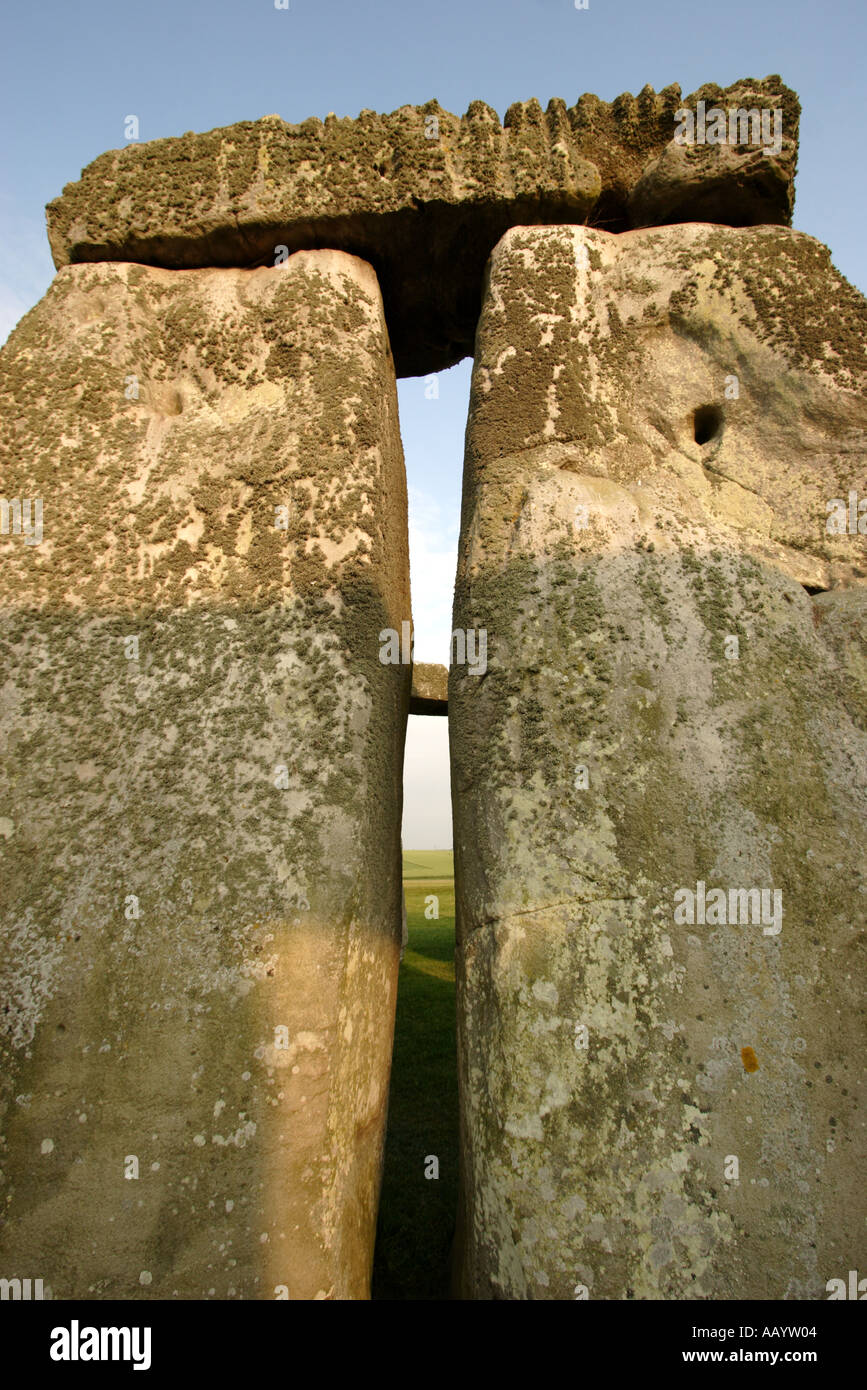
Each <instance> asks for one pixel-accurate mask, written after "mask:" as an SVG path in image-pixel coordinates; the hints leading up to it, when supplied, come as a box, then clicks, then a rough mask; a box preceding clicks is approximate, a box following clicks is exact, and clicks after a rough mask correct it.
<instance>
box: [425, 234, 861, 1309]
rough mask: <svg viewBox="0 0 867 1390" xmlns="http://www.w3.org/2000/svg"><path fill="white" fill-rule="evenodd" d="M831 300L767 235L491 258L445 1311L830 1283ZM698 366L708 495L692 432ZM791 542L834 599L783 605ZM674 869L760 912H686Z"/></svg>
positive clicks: (851, 689) (846, 622)
mask: <svg viewBox="0 0 867 1390" xmlns="http://www.w3.org/2000/svg"><path fill="white" fill-rule="evenodd" d="M582 248H586V251H587V256H586V257H585V256H584V255H583V254H582ZM823 298H825V299H827V300H828V308H827V310H826V311H825V312H824V313H823V312H822V307H821V305H822V300H823ZM808 301H809V302H810V303H811V304H812V305H813V306H814V309H813V311H812V312H811V313H810V315H809V316H807V317H806V318H805V317H804V309H805V306H806V304H807V302H808ZM863 313H864V305H863V301H861V300H860V297H858V296H856V295H855V293H854V291H852V290H851V289H850V288H849V287H847V286H846V285H845V282H842V281H840V279H839V277H837V276H836V275H835V274H834V272H833V271H832V270H831V269H830V267H829V266H828V263H827V257H826V255H825V253H824V251H823V249H822V248H819V247H817V246H816V244H815V243H813V242H811V241H810V240H809V239H808V238H804V237H799V236H798V235H797V234H795V233H792V232H788V231H777V230H772V229H765V228H762V229H758V228H757V229H753V230H750V231H732V230H725V229H720V228H710V227H694V226H686V227H679V228H670V229H664V230H661V231H654V232H647V231H643V232H634V233H630V234H626V235H623V236H621V237H619V238H613V237H611V238H609V237H606V236H605V235H604V234H602V233H600V232H596V231H592V230H589V229H587V230H585V229H577V228H549V229H539V228H535V229H531V228H523V229H517V228H516V229H514V230H513V231H511V232H510V233H509V234H508V235H507V236H506V238H504V240H503V242H502V243H501V244H500V245H499V246H498V248H497V250H496V252H495V254H494V256H493V258H492V263H491V267H490V277H489V283H488V287H487V293H486V298H485V302H484V308H483V313H482V318H481V321H480V325H479V333H478V339H477V357H476V363H475V370H474V376H473V387H472V394H471V407H470V421H469V426H468V432H467V451H466V462H465V481H464V502H463V516H462V533H461V543H460V550H459V563H458V582H457V590H456V598H455V611H454V627H455V628H460V629H465V630H472V629H475V630H477V631H478V630H480V629H482V628H484V629H485V630H486V633H487V669H486V671H485V673H484V675H483V676H473V675H472V674H470V672H469V670H468V668H466V667H460V666H453V668H452V671H451V673H450V680H449V709H450V719H451V740H452V769H451V774H452V797H453V806H454V811H455V861H456V893H457V924H458V941H459V944H458V951H457V957H456V977H457V987H458V1028H459V1066H460V1087H461V1129H462V1135H461V1142H462V1153H463V1165H464V1167H463V1171H464V1185H463V1193H462V1204H461V1216H460V1227H459V1237H460V1238H459V1252H460V1266H461V1286H460V1288H461V1293H462V1294H463V1296H464V1297H470V1298H482V1299H486V1298H505V1299H516V1298H517V1299H523V1298H532V1299H539V1298H542V1299H548V1298H555V1299H571V1298H574V1297H576V1296H578V1297H581V1296H584V1295H585V1294H586V1295H588V1296H589V1297H590V1298H591V1299H594V1298H612V1299H626V1298H666V1299H684V1298H686V1299H690V1298H746V1299H782V1298H822V1297H825V1296H826V1294H825V1285H826V1283H827V1281H828V1280H829V1279H830V1278H833V1277H837V1276H842V1277H844V1278H845V1272H846V1271H847V1270H848V1269H850V1268H857V1267H859V1266H858V1262H859V1259H860V1256H861V1252H862V1250H863V1245H862V1242H861V1234H860V1233H861V1230H862V1228H863V1215H864V1212H863V1196H862V1195H861V1194H859V1190H858V1178H857V1176H856V1175H857V1174H858V1172H859V1170H860V1168H861V1167H862V1166H863V1163H864V1160H865V1156H867V1155H865V1143H864V1128H863V1123H862V1118H861V1117H862V1116H863V1106H864V1099H865V1097H864V1066H863V1060H862V1056H861V1052H862V1045H861V1040H860V1039H861V1036H862V1033H863V1016H864V1013H863V1011H864V1003H863V986H862V983H861V982H862V981H863V978H864V964H865V963H864V949H863V948H864V933H863V927H864V922H865V915H867V913H865V907H867V877H865V852H864V851H865V824H867V790H865V786H864V779H863V771H862V770H863V767H864V766H865V765H867V666H865V650H867V649H865V618H867V607H865V604H867V586H865V585H864V584H863V582H862V581H863V537H861V536H858V535H855V536H849V537H846V538H845V545H844V543H843V542H844V538H842V537H840V538H838V540H839V541H840V544H839V546H837V545H832V544H831V543H830V542H829V544H828V553H827V555H826V554H825V553H824V552H823V551H822V547H823V546H824V544H825V542H824V541H823V539H822V533H823V529H824V521H825V515H826V513H825V508H824V498H825V497H826V496H828V495H830V496H834V495H836V488H837V487H838V486H840V487H844V486H845V485H846V484H847V483H848V482H851V484H852V486H856V485H858V483H859V477H858V475H857V472H856V465H855V462H854V461H855V460H858V459H859V458H860V459H863V453H862V454H860V456H859V454H858V453H857V452H855V450H856V448H857V447H860V446H861V443H862V441H863V433H862V431H863V429H864V407H863V397H859V395H858V391H859V390H860V388H861V386H862V383H863V370H864V356H863V353H864V347H863V340H861V341H860V342H859V341H858V339H857V335H856V334H855V333H854V332H853V326H854V325H855V324H856V323H859V322H861V321H862V316H863ZM825 341H827V343H828V350H827V351H826V352H823V351H822V350H821V345H822V344H823V343H824V342H825ZM812 359H815V362H814V364H813V365H811V362H812ZM728 371H732V372H736V373H738V375H739V376H740V395H739V398H738V400H737V401H732V402H730V403H725V413H724V419H725V424H726V429H725V432H724V434H723V437H722V442H721V443H720V445H719V450H718V452H717V454H716V455H715V457H714V464H715V467H716V470H717V472H718V474H719V475H721V476H723V477H728V480H729V481H728V488H729V490H728V492H727V491H725V484H724V483H722V484H721V485H720V486H719V487H718V486H716V485H715V483H714V479H713V476H712V474H711V475H710V476H709V473H710V470H708V468H707V466H706V464H705V463H704V462H703V457H702V453H701V448H702V447H706V446H697V445H696V444H695V441H694V439H693V438H692V419H693V412H694V410H695V408H696V407H697V406H699V405H705V404H713V403H715V402H716V403H724V402H725V398H724V397H723V395H722V390H723V383H724V377H725V375H726V374H727V372H728ZM737 409H739V410H741V414H739V415H738V414H735V413H734V412H735V410H737ZM844 442H845V444H846V446H847V447H846V448H845V449H844V448H842V447H841V445H842V444H843V443H844ZM850 450H851V451H850ZM832 481H833V482H834V485H835V491H832V492H831V493H830V494H829V493H828V491H827V487H826V484H830V483H831V482H832ZM862 485H863V484H862ZM744 493H749V499H748V500H747V501H745V502H743V504H742V497H743V494H744ZM844 495H845V492H844ZM793 499H794V501H793ZM793 541H794V542H796V544H794V545H793ZM847 547H848V549H847ZM793 554H795V555H798V556H803V557H804V564H805V565H807V566H810V565H813V564H815V565H816V566H817V570H816V571H810V573H811V574H812V575H813V577H814V578H816V579H821V581H822V582H823V583H826V584H827V583H829V582H835V583H836V582H839V584H840V585H845V586H849V587H837V588H834V589H833V590H832V591H831V592H828V593H823V594H820V595H818V596H817V597H815V598H811V597H810V595H809V594H808V593H807V592H806V591H805V587H804V585H803V584H802V583H800V582H798V578H799V576H798V575H797V574H796V573H795V571H796V570H797V569H798V565H797V564H796V563H795V562H794V560H793V558H792V557H793ZM732 639H735V643H734V645H733V643H732ZM700 883H701V884H703V885H704V887H705V889H706V891H707V893H708V894H710V892H711V890H712V889H720V888H722V889H723V891H724V892H725V894H726V899H725V902H726V906H727V903H728V893H729V892H730V891H731V890H740V889H744V890H752V889H757V890H760V891H761V890H763V889H764V890H767V891H768V892H769V894H770V895H771V896H770V897H769V899H768V903H769V906H770V905H773V904H774V903H775V899H774V898H773V894H774V893H775V892H777V891H779V892H780V893H781V894H782V897H781V908H782V917H781V918H780V919H779V922H775V920H774V916H773V912H771V914H770V915H769V918H768V920H767V921H765V919H762V920H760V921H759V922H758V923H754V922H752V921H748V922H745V923H742V922H741V921H739V920H738V921H735V922H732V921H729V920H726V919H725V918H720V915H719V913H718V911H717V903H718V900H716V901H715V903H714V910H713V912H712V913H709V914H708V916H707V918H706V920H704V921H700V920H699V917H698V913H696V914H695V920H694V921H693V922H689V921H688V920H686V914H685V912H684V901H685V900H684V898H683V896H682V893H683V890H687V889H688V890H690V891H691V892H692V893H693V894H694V895H696V898H697V897H698V894H699V884H700ZM736 901H738V902H739V898H738V899H737V900H736ZM776 926H779V930H776V929H775V927H776ZM766 927H767V930H766ZM829 1020H833V1023H832V1024H830V1025H829ZM733 1161H736V1166H735V1163H734V1162H733Z"/></svg>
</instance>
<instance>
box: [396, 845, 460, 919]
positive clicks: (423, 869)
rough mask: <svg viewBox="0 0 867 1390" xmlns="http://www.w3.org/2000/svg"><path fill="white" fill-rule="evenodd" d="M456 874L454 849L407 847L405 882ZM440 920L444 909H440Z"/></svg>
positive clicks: (404, 865)
mask: <svg viewBox="0 0 867 1390" xmlns="http://www.w3.org/2000/svg"><path fill="white" fill-rule="evenodd" d="M454 876H455V856H454V850H450V849H406V850H404V852H403V877H404V882H406V880H407V879H410V880H414V879H419V878H428V879H433V878H454ZM407 906H409V904H407ZM422 921H424V917H422ZM440 921H442V909H440Z"/></svg>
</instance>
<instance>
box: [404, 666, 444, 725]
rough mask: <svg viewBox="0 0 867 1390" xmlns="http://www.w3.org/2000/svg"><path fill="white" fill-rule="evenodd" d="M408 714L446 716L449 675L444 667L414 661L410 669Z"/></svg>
mask: <svg viewBox="0 0 867 1390" xmlns="http://www.w3.org/2000/svg"><path fill="white" fill-rule="evenodd" d="M409 712H410V714H434V715H447V714H448V712H449V673H448V669H447V668H446V667H445V666H437V665H436V664H435V663H432V662H429V661H416V662H414V663H413V668H412V693H411V695H410V701H409Z"/></svg>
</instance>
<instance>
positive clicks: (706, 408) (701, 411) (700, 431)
mask: <svg viewBox="0 0 867 1390" xmlns="http://www.w3.org/2000/svg"><path fill="white" fill-rule="evenodd" d="M722 427H723V413H722V411H721V410H720V408H719V406H718V405H700V406H699V407H698V408H697V410H696V412H695V414H694V415H693V417H692V429H693V435H694V437H695V442H696V444H709V443H710V441H711V440H712V439H718V438H719V436H720V435H721V434H722Z"/></svg>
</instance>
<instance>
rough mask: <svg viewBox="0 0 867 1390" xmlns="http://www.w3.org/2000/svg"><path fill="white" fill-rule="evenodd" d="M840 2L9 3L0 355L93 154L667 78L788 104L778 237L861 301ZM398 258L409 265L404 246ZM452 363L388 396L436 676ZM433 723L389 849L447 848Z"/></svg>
mask: <svg viewBox="0 0 867 1390" xmlns="http://www.w3.org/2000/svg"><path fill="white" fill-rule="evenodd" d="M865 51H867V6H864V5H863V4H860V5H859V4H858V2H857V0H826V2H825V3H823V4H821V5H820V4H816V3H807V0H788V3H784V0H755V3H752V4H751V3H747V0H727V3H719V4H716V5H714V4H702V5H689V4H685V3H675V0H656V3H643V4H642V3H638V0H589V8H588V9H587V10H576V8H575V4H574V0H436V3H415V4H413V3H408V2H407V0H403V3H400V2H399V0H379V2H377V0H365V2H364V3H354V0H289V8H288V9H286V10H282V9H281V10H278V9H276V7H275V4H274V0H244V2H243V3H242V0H172V3H168V0H148V3H147V4H132V3H128V4H124V3H123V2H122V0H111V3H109V0H76V3H75V4H70V3H68V2H67V3H61V0H31V3H30V4H24V5H15V6H14V7H13V6H11V5H7V6H6V7H5V13H4V14H3V15H2V17H0V53H2V54H3V64H2V67H3V82H2V85H0V129H2V130H3V132H4V140H3V144H2V151H0V341H2V340H3V339H5V337H6V335H7V333H8V332H9V330H10V329H11V328H12V327H13V325H14V324H15V323H16V322H17V320H18V318H20V316H21V315H22V314H23V313H25V312H26V311H27V309H29V308H30V307H31V306H32V305H33V304H35V303H36V302H37V300H38V299H39V298H41V296H42V294H43V293H44V292H45V290H46V288H47V286H48V284H49V282H50V280H51V277H52V274H53V266H52V263H51V258H50V255H49V252H48V242H47V240H46V237H45V230H44V205H45V203H46V202H48V200H49V199H50V198H52V197H54V196H56V194H58V193H59V192H60V191H61V189H62V187H63V185H64V184H65V183H67V182H69V181H70V180H73V179H76V178H77V177H78V175H79V171H80V169H81V168H82V167H83V166H84V165H85V164H87V163H89V162H90V160H91V159H93V158H95V156H96V155H98V154H100V153H101V152H102V151H103V150H106V149H111V148H115V147H117V146H120V145H122V144H124V120H125V118H126V116H128V115H130V114H134V115H137V116H138V118H139V121H140V134H141V138H142V139H143V140H152V139H157V138H159V137H161V136H165V135H180V134H183V132H184V131H187V130H209V129H211V128H212V127H214V126H219V125H228V124H231V122H233V121H237V120H251V119H255V118H256V117H258V116H262V115H265V114H267V113H269V112H276V113H277V114H279V115H281V116H283V117H284V118H285V119H286V120H288V121H301V120H304V119H305V117H307V116H320V117H324V116H326V115H327V114H328V112H329V111H334V112H336V113H337V115H339V116H356V115H357V114H358V112H359V111H360V110H362V109H363V108H364V107H369V108H372V109H373V110H377V111H392V110H394V109H395V108H396V107H398V106H402V105H403V104H404V103H407V102H410V103H413V104H417V103H420V102H424V101H427V100H429V99H430V98H431V97H436V98H437V100H438V101H440V102H441V104H442V105H443V106H444V107H446V108H447V109H448V110H450V111H454V112H456V113H457V114H462V113H463V112H464V111H465V110H466V108H467V106H468V105H469V103H470V102H471V101H473V100H475V99H476V98H481V99H482V100H484V101H486V102H488V103H489V104H490V105H491V106H493V107H494V108H495V110H497V111H498V112H499V114H500V117H501V118H502V116H503V115H504V113H505V111H506V108H507V107H508V106H509V105H510V104H511V103H512V102H513V101H517V100H527V99H529V98H530V97H534V96H535V97H538V98H539V100H540V101H541V102H542V105H543V106H544V105H545V104H546V103H547V101H548V99H549V98H550V97H552V96H559V97H563V98H564V99H565V101H566V102H567V104H569V105H571V104H572V103H573V102H575V101H576V100H577V98H578V97H579V96H580V95H581V93H582V92H585V91H589V92H595V93H596V94H597V95H598V96H600V97H602V98H604V99H605V100H609V101H610V100H611V99H612V98H613V97H615V96H617V95H618V94H619V93H620V92H623V91H631V92H636V93H637V92H638V91H640V89H641V88H642V87H643V86H644V84H645V83H648V82H649V83H650V84H651V86H653V87H655V88H656V89H657V90H659V89H660V88H661V87H665V86H667V85H668V84H669V83H671V82H679V83H680V85H681V87H682V88H683V90H684V92H689V91H692V90H693V89H694V88H695V87H697V86H700V85H701V83H703V82H709V81H713V82H719V83H720V84H722V85H723V86H726V85H728V84H729V83H730V82H734V81H735V80H736V79H737V78H740V77H764V76H765V75H766V74H768V73H773V72H779V73H780V74H781V75H782V77H783V79H784V81H786V82H787V83H788V84H789V86H790V87H794V88H795V90H796V91H797V92H798V93H799V95H800V98H801V103H802V106H803V116H802V121H801V142H800V159H799V172H798V179H797V185H796V188H797V199H796V204H795V223H794V225H795V226H796V227H797V228H798V229H799V230H800V231H804V232H808V233H809V234H810V235H811V236H815V237H818V238H819V239H820V240H821V241H824V242H825V243H826V244H827V245H829V246H830V248H831V251H832V255H833V258H834V263H835V264H836V265H837V267H838V269H839V270H841V271H842V273H843V274H844V275H845V276H847V278H848V279H849V280H851V281H852V282H853V283H854V284H855V285H857V286H858V287H859V288H860V289H861V290H862V291H864V290H867V246H865V238H864V234H863V228H864V226H865V223H867V206H865V204H867V188H865V177H864V175H865V167H864V166H865V159H864V154H863V144H862V142H863V133H862V129H861V122H862V119H863V116H862V110H863V107H862V100H863V99H862V84H863V79H862V73H863V64H864V54H865ZM420 254H423V248H421V251H420ZM468 392H469V362H464V363H462V364H461V365H460V366H458V367H456V368H453V369H452V371H451V372H448V373H443V374H441V376H440V380H439V397H438V399H428V398H426V396H425V390H424V382H423V379H421V378H409V379H407V380H405V381H402V382H401V383H400V409H401V429H402V433H403V438H404V448H405V452H406V457H407V473H408V480H409V487H410V513H411V514H410V543H411V556H412V583H413V605H414V617H415V623H416V656H417V658H418V659H420V660H428V661H442V662H447V660H448V634H449V629H450V608H451V590H452V585H453V582H454V566H455V552H456V543H457V527H458V520H459V504H460V475H461V455H462V450H463V435H464V426H465V417H466V406H467V399H468ZM446 746H447V744H446V721H445V720H442V719H415V718H414V719H411V720H410V734H409V739H408V748H407V772H406V782H405V786H406V802H407V805H406V813H405V821H404V825H405V829H404V843H405V845H406V846H407V847H409V848H441V847H446V846H449V845H450V844H451V816H450V807H449V801H448V777H447V754H446Z"/></svg>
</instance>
